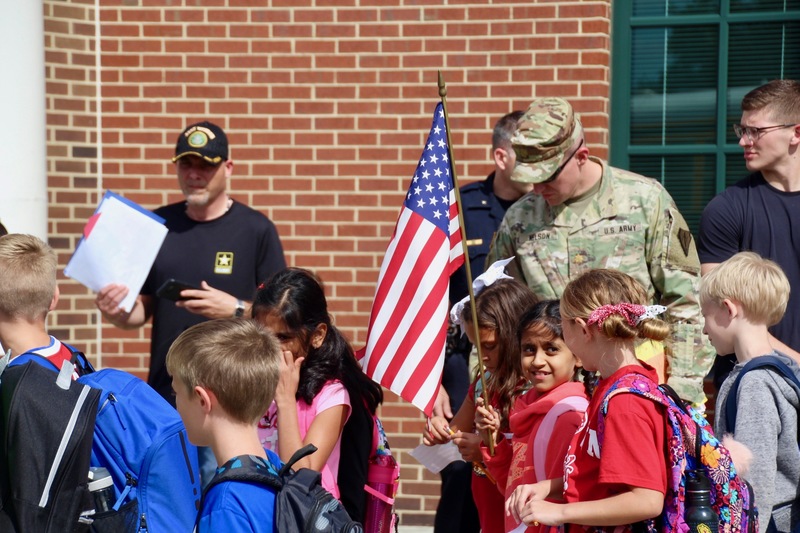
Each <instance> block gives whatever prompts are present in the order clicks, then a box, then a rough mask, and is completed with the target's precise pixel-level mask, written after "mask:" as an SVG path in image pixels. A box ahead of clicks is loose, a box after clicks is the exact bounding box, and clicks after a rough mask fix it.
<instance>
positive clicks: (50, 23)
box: [44, 0, 610, 524]
mask: <svg viewBox="0 0 800 533" xmlns="http://www.w3.org/2000/svg"><path fill="white" fill-rule="evenodd" d="M436 3H437V2H425V4H436ZM420 4H423V3H422V2H418V1H416V0H272V1H270V0H259V1H256V0H184V1H180V0H100V1H99V5H100V7H99V10H98V9H96V8H95V1H94V0H45V2H44V16H45V33H46V34H45V42H46V69H47V126H48V131H47V139H48V145H47V149H48V180H49V181H48V187H49V199H50V210H49V233H50V242H51V244H52V245H53V246H54V247H55V248H56V249H57V250H58V252H59V256H60V260H61V264H62V267H63V265H64V264H66V261H67V260H68V259H69V256H70V254H71V252H72V250H73V249H74V247H75V245H76V244H77V241H78V239H79V236H80V233H81V229H82V225H83V222H84V221H85V220H86V218H87V217H88V216H89V215H90V214H91V212H92V211H93V209H94V207H95V206H96V205H97V202H98V200H99V198H100V196H101V195H102V193H103V191H104V190H106V189H111V190H113V191H115V192H118V193H121V194H123V195H124V196H126V197H128V198H131V199H133V200H134V201H137V202H139V203H141V204H142V205H144V206H145V207H149V208H154V207H156V206H158V205H161V204H164V203H166V202H171V201H177V200H179V199H180V197H179V193H178V191H177V184H176V179H175V177H174V170H173V166H172V164H171V163H169V157H170V156H171V154H172V150H173V146H174V140H175V138H176V137H177V134H178V132H179V131H180V130H181V129H182V127H183V126H184V125H185V124H187V123H189V122H191V121H195V120H200V119H206V118H207V119H209V120H212V121H214V122H217V123H218V124H220V125H221V126H223V127H224V128H225V129H226V131H227V132H228V134H229V137H230V141H231V145H232V158H233V159H234V161H235V169H234V176H233V178H232V180H231V183H230V189H231V192H232V195H233V196H234V197H235V198H237V199H238V200H241V201H243V202H245V203H248V204H250V205H251V206H253V207H255V208H257V209H260V210H261V211H263V212H264V213H265V214H267V215H268V216H269V217H270V218H272V219H273V220H274V221H275V222H276V224H277V226H278V229H279V232H280V235H281V239H282V241H283V244H284V247H285V249H286V259H287V261H288V263H289V264H292V265H297V266H302V267H307V268H311V269H313V270H315V271H316V272H317V273H318V274H319V275H320V276H321V277H322V278H323V279H324V280H325V282H326V285H327V291H328V294H329V297H330V303H331V309H332V311H333V313H334V315H335V320H336V324H337V325H338V326H340V327H341V328H342V329H343V330H344V332H345V333H346V334H347V335H348V336H349V338H350V339H351V340H352V341H353V342H354V344H355V345H356V346H361V345H362V344H363V341H364V337H365V326H366V323H367V319H368V313H369V309H370V305H371V298H372V295H373V292H374V288H375V282H376V280H377V276H378V269H379V267H380V261H381V259H382V257H383V253H384V251H385V248H386V245H387V243H388V240H389V238H390V236H391V233H392V230H393V228H394V223H395V220H396V217H397V213H398V211H399V207H400V202H401V199H402V195H403V194H404V191H405V189H406V188H407V185H408V179H409V177H410V175H411V173H412V171H413V169H414V166H415V165H416V161H417V159H418V157H419V154H420V151H421V148H422V142H423V140H424V136H425V135H426V134H427V129H428V127H429V125H430V120H431V113H432V111H433V108H434V105H435V103H436V101H437V99H438V90H437V85H436V78H437V70H441V71H442V72H443V74H444V77H445V81H446V82H447V87H448V110H449V114H450V126H451V131H452V141H453V145H454V157H455V160H456V163H457V165H456V171H457V175H458V177H459V179H460V180H461V183H462V184H463V183H466V182H468V181H472V180H476V179H481V178H483V177H484V176H485V175H486V174H487V173H488V172H489V171H490V170H491V165H490V162H489V149H488V145H489V143H490V130H491V126H492V125H493V123H494V121H495V120H496V119H497V118H498V117H499V116H501V115H502V114H504V113H506V112H508V111H510V110H512V109H514V108H525V107H527V104H528V103H529V101H530V100H531V99H532V97H534V96H546V95H558V96H563V97H567V98H569V99H570V100H571V101H572V102H573V104H574V105H575V107H576V109H577V110H578V111H579V112H581V113H582V117H583V122H584V125H585V126H586V128H587V137H588V141H589V144H590V145H592V146H593V151H594V152H595V153H596V154H598V155H600V156H605V154H606V147H607V133H606V129H607V127H608V116H607V112H608V96H609V69H608V66H609V30H610V0H596V1H594V0H586V1H575V2H564V1H531V0H528V1H524V2H493V3H491V4H490V3H488V2H481V1H477V0H472V1H470V0H465V1H462V2H459V1H456V0H452V1H449V2H439V3H438V4H439V5H434V6H430V7H427V6H422V5H420ZM98 50H99V54H98V53H97V51H98ZM62 278H63V276H62ZM60 287H61V293H62V298H61V302H60V304H59V307H58V310H57V311H56V312H55V313H53V314H52V317H51V322H50V327H51V329H52V331H54V332H55V333H56V334H57V335H59V336H61V337H63V338H66V339H70V340H72V341H74V342H75V343H76V344H77V345H78V346H80V347H82V348H85V349H86V350H87V351H88V353H90V354H93V355H98V354H102V357H103V359H102V364H103V365H104V366H116V367H121V368H126V369H129V370H132V371H134V372H137V373H139V374H140V375H142V376H144V374H145V372H146V370H145V369H146V367H147V357H148V355H147V354H148V351H149V345H148V338H149V329H148V328H145V329H142V330H138V331H131V332H123V331H120V330H117V329H115V328H113V327H111V326H109V325H108V324H98V322H99V320H100V319H99V316H98V314H97V313H96V312H95V310H94V305H93V296H92V295H91V294H90V293H88V292H87V291H86V290H85V289H84V288H83V287H82V286H80V285H77V284H76V283H74V282H72V281H71V280H67V279H62V280H61V283H60ZM382 417H383V420H384V421H385V423H386V426H387V429H388V431H389V433H390V438H391V442H392V444H393V447H394V448H395V449H396V450H397V451H398V452H401V453H399V456H400V460H401V463H402V479H403V481H402V484H401V490H400V497H399V499H398V505H397V506H398V508H399V510H400V512H401V520H402V523H403V524H430V523H432V517H433V511H434V510H435V507H436V502H437V494H438V491H439V484H438V477H437V476H434V475H431V474H429V473H427V472H424V471H422V469H421V468H420V467H419V466H418V465H417V464H416V463H415V462H414V461H413V460H412V459H411V458H410V457H408V456H407V455H405V453H402V452H404V451H405V450H408V449H410V448H412V447H414V446H416V445H417V444H418V443H419V440H420V439H419V435H420V431H421V428H422V423H423V419H422V417H421V416H420V414H419V412H418V411H416V409H414V408H412V407H410V406H409V405H408V404H405V403H403V402H400V401H398V400H397V398H396V397H395V396H394V395H391V394H389V395H388V396H387V402H386V404H385V405H384V407H383V412H382Z"/></svg>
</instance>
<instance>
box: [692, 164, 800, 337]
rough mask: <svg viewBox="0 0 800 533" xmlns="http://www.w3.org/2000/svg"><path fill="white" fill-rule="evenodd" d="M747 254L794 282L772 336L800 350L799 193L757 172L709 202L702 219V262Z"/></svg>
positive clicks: (698, 243) (715, 261) (698, 250)
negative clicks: (782, 188) (775, 267)
mask: <svg viewBox="0 0 800 533" xmlns="http://www.w3.org/2000/svg"><path fill="white" fill-rule="evenodd" d="M742 251H752V252H756V253H758V254H759V255H761V256H762V257H765V258H767V259H771V260H773V261H775V262H776V263H778V264H779V265H780V266H781V268H782V269H783V271H784V272H785V273H786V277H787V278H789V284H790V286H791V288H792V291H791V293H790V295H789V305H788V307H787V308H786V314H785V315H784V317H783V320H781V321H780V322H779V323H778V324H777V325H775V326H773V327H772V328H770V332H771V333H772V334H773V335H774V336H775V337H776V338H777V339H778V340H780V341H781V342H783V343H785V344H786V345H788V346H789V347H791V348H793V349H795V350H800V192H783V191H779V190H778V189H776V188H774V187H772V186H771V185H769V184H768V183H767V182H766V181H765V180H764V178H763V176H762V175H761V173H759V172H756V173H754V174H751V175H749V176H748V177H746V178H745V179H743V180H741V181H739V182H738V183H736V184H734V185H732V186H730V187H728V188H727V189H725V190H724V191H722V192H721V193H720V194H718V195H717V196H716V197H714V199H713V200H711V202H709V204H708V205H707V206H706V208H705V209H704V210H703V216H702V217H701V219H700V238H699V239H698V242H697V252H698V254H699V255H700V262H701V263H721V262H722V261H725V260H726V259H728V258H730V257H731V256H733V255H734V254H736V253H738V252H742Z"/></svg>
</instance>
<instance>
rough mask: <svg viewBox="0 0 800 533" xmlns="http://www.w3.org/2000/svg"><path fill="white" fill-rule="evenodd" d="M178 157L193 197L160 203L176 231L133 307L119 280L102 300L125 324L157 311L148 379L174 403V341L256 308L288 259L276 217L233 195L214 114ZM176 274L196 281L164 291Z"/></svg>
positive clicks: (108, 314)
mask: <svg viewBox="0 0 800 533" xmlns="http://www.w3.org/2000/svg"><path fill="white" fill-rule="evenodd" d="M172 161H173V163H175V168H176V171H177V175H178V184H179V185H180V188H181V191H182V192H183V195H184V197H185V201H183V202H178V203H175V204H170V205H166V206H163V207H160V208H158V209H156V210H155V213H156V214H157V215H159V216H161V217H163V218H164V219H165V220H166V226H167V228H168V229H169V233H168V234H167V238H166V240H165V241H164V244H163V245H162V247H161V250H160V251H159V253H158V257H156V260H155V263H154V264H153V268H152V269H151V271H150V275H149V276H148V278H147V281H146V282H145V284H144V286H143V287H142V291H141V294H139V297H138V298H137V300H136V304H135V305H134V307H133V309H132V310H131V312H130V313H125V312H124V311H123V310H122V309H120V307H119V305H120V303H121V302H122V299H123V298H124V297H125V296H126V295H127V293H128V288H127V287H125V286H124V285H118V284H112V285H108V286H107V287H104V288H103V289H102V290H100V292H98V294H97V298H96V300H95V304H96V305H97V307H98V309H100V311H101V312H102V314H103V316H104V317H105V318H106V319H107V320H108V321H109V322H111V323H112V324H114V325H115V326H117V327H120V328H123V329H133V328H137V327H140V326H142V325H144V324H145V323H146V322H147V320H148V319H149V318H150V316H152V317H153V332H152V339H151V345H150V375H149V378H148V383H150V385H151V386H152V387H153V388H154V389H156V390H157V391H158V392H159V393H160V394H161V395H162V396H163V397H164V398H166V399H167V401H169V402H170V403H173V402H174V398H173V396H172V380H171V378H170V376H169V374H168V373H167V370H166V367H165V360H166V355H167V350H168V349H169V347H170V345H171V344H172V341H174V340H175V339H176V338H177V337H178V335H180V334H181V332H183V331H184V330H185V329H187V328H188V327H190V326H192V325H194V324H197V323H199V322H203V321H205V320H209V319H214V318H223V317H230V316H245V315H247V316H249V308H250V302H249V301H248V300H250V298H251V297H252V295H253V294H254V293H255V290H256V287H257V286H258V284H259V283H261V282H262V281H264V280H265V279H267V278H269V277H270V276H271V275H272V274H274V273H275V272H277V271H279V270H281V269H283V268H285V267H286V262H285V260H284V257H283V247H282V246H281V242H280V239H279V238H278V233H277V231H276V229H275V225H274V224H273V223H272V221H270V220H269V219H268V218H267V217H266V216H264V215H263V214H262V213H260V212H258V211H255V210H254V209H251V208H250V207H248V206H246V205H244V204H242V203H239V202H237V201H236V200H234V199H233V198H231V197H230V196H229V195H228V192H227V185H228V179H229V178H230V177H231V174H232V173H233V160H231V159H230V156H229V149H228V137H227V135H225V132H224V131H223V130H222V128H220V127H219V126H217V125H216V124H213V123H211V122H206V121H204V122H198V123H196V124H192V125H190V126H188V127H187V128H186V129H185V130H183V132H181V134H180V135H179V136H178V140H177V142H176V144H175V156H174V157H173V158H172ZM171 279H174V280H179V281H180V282H182V283H184V284H186V285H189V286H192V287H195V288H194V289H184V290H180V291H179V295H180V296H179V298H180V299H178V300H177V301H173V299H171V298H169V297H168V295H167V294H166V292H165V291H159V289H160V288H161V287H162V286H164V285H165V284H167V282H168V281H169V280H171ZM211 474H212V475H213V471H212V472H211ZM204 481H207V480H205V479H204Z"/></svg>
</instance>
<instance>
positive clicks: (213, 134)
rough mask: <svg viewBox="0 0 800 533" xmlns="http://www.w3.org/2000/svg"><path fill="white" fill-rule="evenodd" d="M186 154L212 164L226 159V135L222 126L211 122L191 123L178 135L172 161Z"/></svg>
mask: <svg viewBox="0 0 800 533" xmlns="http://www.w3.org/2000/svg"><path fill="white" fill-rule="evenodd" d="M187 155H196V156H198V157H202V158H203V159H205V160H206V161H208V162H209V163H214V164H216V163H221V162H223V161H226V160H227V159H228V137H227V136H226V135H225V132H224V131H222V128H220V127H219V126H217V125H216V124H212V123H211V122H207V121H205V122H198V123H197V124H192V125H191V126H188V127H187V128H186V129H185V130H183V132H182V133H181V134H180V136H179V137H178V142H177V143H176V144H175V157H173V158H172V162H173V163H174V162H176V161H177V160H178V159H180V158H181V157H183V156H187Z"/></svg>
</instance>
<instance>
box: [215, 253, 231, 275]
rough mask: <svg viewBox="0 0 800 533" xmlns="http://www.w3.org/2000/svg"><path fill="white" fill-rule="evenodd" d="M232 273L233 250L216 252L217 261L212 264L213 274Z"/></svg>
mask: <svg viewBox="0 0 800 533" xmlns="http://www.w3.org/2000/svg"><path fill="white" fill-rule="evenodd" d="M232 273H233V252H217V261H216V263H215V264H214V274H232Z"/></svg>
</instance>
